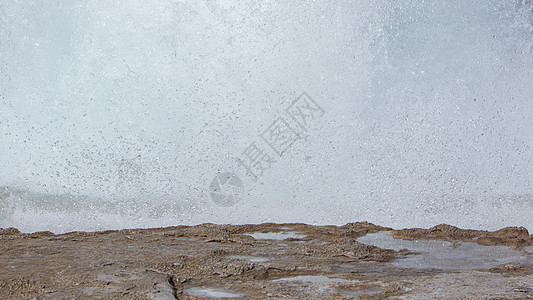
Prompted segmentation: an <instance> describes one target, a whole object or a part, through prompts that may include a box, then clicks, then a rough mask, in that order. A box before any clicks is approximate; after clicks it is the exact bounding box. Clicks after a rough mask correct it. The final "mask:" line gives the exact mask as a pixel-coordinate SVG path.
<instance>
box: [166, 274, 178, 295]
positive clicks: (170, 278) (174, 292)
mask: <svg viewBox="0 0 533 300" xmlns="http://www.w3.org/2000/svg"><path fill="white" fill-rule="evenodd" d="M168 283H169V284H170V287H171V288H172V295H174V298H175V299H179V298H178V287H177V286H176V281H175V278H174V275H168Z"/></svg>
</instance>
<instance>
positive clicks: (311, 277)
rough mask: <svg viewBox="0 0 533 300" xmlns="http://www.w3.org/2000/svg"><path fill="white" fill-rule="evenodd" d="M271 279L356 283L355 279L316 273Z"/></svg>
mask: <svg viewBox="0 0 533 300" xmlns="http://www.w3.org/2000/svg"><path fill="white" fill-rule="evenodd" d="M272 281H302V282H311V283H357V281H354V280H347V279H342V278H330V277H326V276H317V275H306V276H305V275H304V276H295V277H284V278H279V279H274V280H272Z"/></svg>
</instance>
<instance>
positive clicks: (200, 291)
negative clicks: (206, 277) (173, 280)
mask: <svg viewBox="0 0 533 300" xmlns="http://www.w3.org/2000/svg"><path fill="white" fill-rule="evenodd" d="M183 292H184V293H185V294H186V295H189V296H194V297H204V298H212V299H220V298H241V297H243V296H244V294H238V293H234V292H230V291H225V290H219V289H213V288H202V287H192V288H188V289H186V290H184V291H183Z"/></svg>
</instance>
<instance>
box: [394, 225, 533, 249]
mask: <svg viewBox="0 0 533 300" xmlns="http://www.w3.org/2000/svg"><path fill="white" fill-rule="evenodd" d="M392 236H394V237H395V238H401V239H406V240H421V239H427V240H431V239H438V240H449V241H454V240H455V241H467V242H474V243H478V244H480V245H485V246H496V245H500V246H511V247H516V248H520V247H526V246H533V235H530V234H529V232H528V231H527V229H526V228H524V227H506V228H503V229H500V230H496V231H485V230H472V229H461V228H458V227H455V226H451V225H447V224H440V225H437V226H434V227H432V228H429V229H422V228H410V229H401V230H393V231H392Z"/></svg>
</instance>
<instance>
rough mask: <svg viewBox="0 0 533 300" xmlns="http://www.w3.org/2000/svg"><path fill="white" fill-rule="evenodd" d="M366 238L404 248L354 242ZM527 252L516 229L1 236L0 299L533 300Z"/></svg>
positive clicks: (294, 228)
mask: <svg viewBox="0 0 533 300" xmlns="http://www.w3.org/2000/svg"><path fill="white" fill-rule="evenodd" d="M385 231H388V232H385ZM380 232H381V233H383V234H387V235H380ZM365 235H366V238H367V240H369V241H371V240H373V239H378V240H379V239H382V240H384V239H387V241H386V242H387V243H393V244H394V243H395V241H401V242H402V243H403V244H401V245H408V248H404V249H396V250H393V249H394V247H392V248H393V249H384V248H385V247H384V248H379V247H376V246H373V245H371V244H372V243H368V242H367V243H362V242H359V241H357V239H362V238H365ZM392 236H393V237H394V238H395V239H397V240H395V239H393V238H392ZM400 239H401V240H400ZM382 242H383V241H382ZM413 243H414V244H413ZM417 243H418V244H417ZM391 245H392V244H391ZM410 245H414V246H417V245H418V246H420V245H426V246H424V247H427V253H426V251H425V250H423V251H421V250H420V247H418V248H416V247H415V248H416V249H415V248H413V249H415V250H413V249H409V247H411V246H410ZM532 246H533V235H529V233H528V232H527V230H526V229H524V228H517V227H509V228H504V229H501V230H498V231H494V232H488V231H476V230H463V229H459V228H456V227H453V226H449V225H438V226H435V227H433V228H430V229H404V230H392V229H391V228H385V227H380V226H375V225H373V224H370V223H366V222H361V223H350V224H346V225H344V226H311V225H305V224H260V225H239V226H237V225H214V224H203V225H198V226H178V227H169V228H157V229H136V230H119V231H103V232H72V233H66V234H61V235H55V234H52V233H50V232H38V233H33V234H23V233H20V232H19V231H18V230H16V229H13V228H9V229H0V299H87V298H89V299H93V298H94V299H210V298H223V299H224V298H246V299H265V298H271V299H383V298H391V299H433V298H434V299H533V247H532ZM439 247H445V248H439ZM424 249H425V248H424ZM443 249H444V250H443ZM480 249H481V250H480ZM456 250H457V251H462V252H457V253H455V252H454V251H456ZM469 251H470V252H469ZM441 254H446V255H447V256H446V255H444V256H442V255H441ZM446 260H450V261H452V262H453V261H455V262H456V263H455V264H453V263H452V264H448V263H447V261H446ZM457 261H459V264H457Z"/></svg>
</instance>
